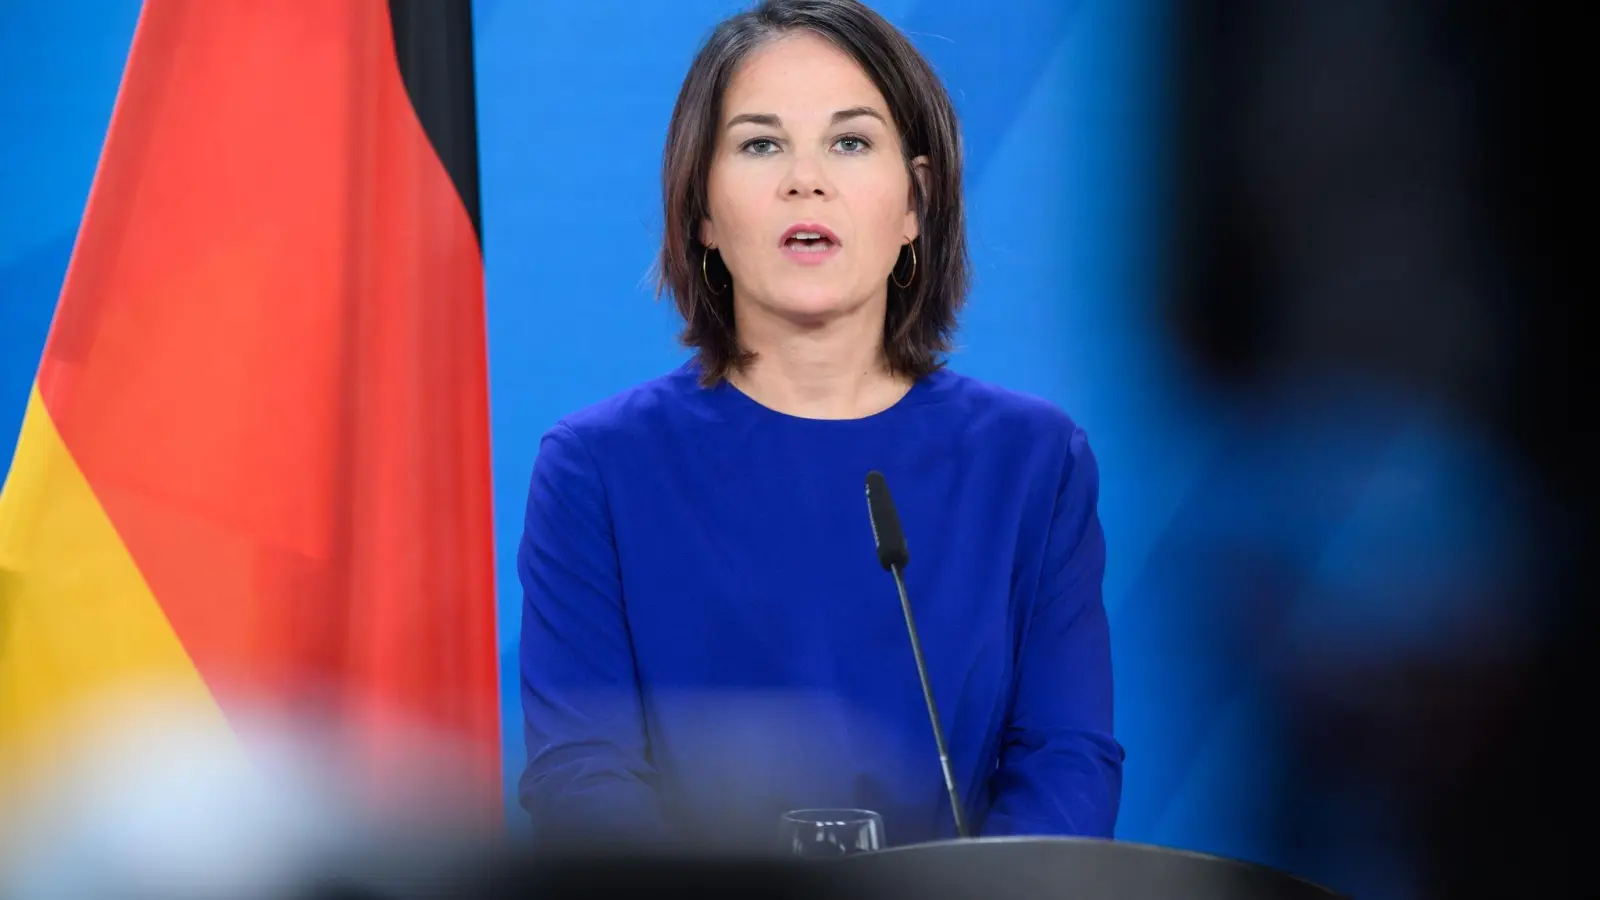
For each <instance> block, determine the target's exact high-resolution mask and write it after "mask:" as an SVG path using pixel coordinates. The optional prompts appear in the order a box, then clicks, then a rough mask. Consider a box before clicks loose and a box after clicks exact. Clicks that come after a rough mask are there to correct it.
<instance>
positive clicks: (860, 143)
mask: <svg viewBox="0 0 1600 900" xmlns="http://www.w3.org/2000/svg"><path fill="white" fill-rule="evenodd" d="M834 146H835V147H838V148H839V150H840V152H842V153H860V152H861V151H863V150H865V149H867V142H866V140H865V139H863V138H858V137H842V138H839V140H837V141H835V142H834Z"/></svg>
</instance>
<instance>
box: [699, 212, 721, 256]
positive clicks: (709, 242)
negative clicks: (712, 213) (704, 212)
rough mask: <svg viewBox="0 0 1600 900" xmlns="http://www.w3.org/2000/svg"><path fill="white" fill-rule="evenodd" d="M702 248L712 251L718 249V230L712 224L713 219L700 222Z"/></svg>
mask: <svg viewBox="0 0 1600 900" xmlns="http://www.w3.org/2000/svg"><path fill="white" fill-rule="evenodd" d="M700 246H702V247H705V248H707V249H710V250H715V249H717V229H716V226H714V225H712V224H711V219H710V218H709V217H708V218H704V219H701V220H700Z"/></svg>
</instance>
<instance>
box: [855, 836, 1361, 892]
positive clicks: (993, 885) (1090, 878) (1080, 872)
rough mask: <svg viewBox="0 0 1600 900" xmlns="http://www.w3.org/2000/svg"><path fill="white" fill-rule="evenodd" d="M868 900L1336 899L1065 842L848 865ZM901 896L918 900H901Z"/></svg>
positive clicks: (1190, 862)
mask: <svg viewBox="0 0 1600 900" xmlns="http://www.w3.org/2000/svg"><path fill="white" fill-rule="evenodd" d="M834 865H837V866H839V867H840V868H841V871H843V870H845V869H852V870H854V872H852V875H853V876H854V877H856V878H858V879H860V882H859V884H860V886H861V888H863V889H864V890H865V891H866V892H867V893H869V894H872V893H879V892H880V891H881V893H880V896H884V897H892V896H896V893H895V892H894V891H893V889H892V888H893V886H894V885H897V884H898V885H901V886H902V888H903V887H904V886H915V888H916V889H917V890H919V891H923V890H926V891H929V893H926V894H921V896H928V897H941V898H951V900H955V898H963V900H965V898H969V897H970V898H983V900H1010V898H1018V900H1021V898H1029V900H1046V898H1054V897H1060V898H1071V900H1124V898H1126V900H1166V898H1173V900H1178V898H1181V900H1333V898H1338V897H1339V896H1340V895H1338V894H1336V893H1334V892H1332V891H1330V890H1328V889H1327V888H1324V887H1321V886H1319V885H1315V884H1312V883H1311V882H1309V881H1304V880H1302V879H1299V878H1296V877H1294V876H1292V875H1287V874H1285V873H1283V872H1279V871H1276V870H1274V869H1269V868H1266V867H1264V866H1258V865H1253V864H1250V863H1244V862H1239V861H1237V860H1231V859H1223V858H1221V857H1216V856H1207V855H1206V854H1203V853H1192V852H1188V851H1184V850H1172V849H1168V848H1165V847H1152V846H1149V845H1146V844H1130V843H1124V842H1121V841H1100V840H1087V839H1074V838H984V839H980V840H970V841H943V842H938V843H931V844H916V845H912V846H908V847H899V848H895V849H891V850H885V851H883V852H881V853H873V854H866V855H862V856H855V857H849V858H846V859H844V860H840V861H839V862H837V863H834ZM905 896H918V895H917V894H911V893H906V894H905Z"/></svg>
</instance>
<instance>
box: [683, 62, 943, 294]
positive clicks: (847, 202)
mask: <svg viewBox="0 0 1600 900" xmlns="http://www.w3.org/2000/svg"><path fill="white" fill-rule="evenodd" d="M919 164H920V163H919ZM708 187H709V200H710V208H711V214H710V216H709V217H708V218H707V219H706V220H705V221H704V222H703V223H702V224H701V234H700V237H701V243H703V244H705V245H706V246H708V247H715V248H717V250H718V251H720V253H721V254H722V261H723V264H724V265H726V266H727V268H728V271H729V272H731V273H732V274H733V284H734V291H735V296H736V297H737V298H738V300H739V302H740V305H741V306H753V307H756V308H760V309H763V310H765V311H768V312H771V313H775V314H777V315H780V316H783V317H785V318H788V319H791V320H796V321H818V320H823V319H827V318H830V317H832V316H835V315H838V314H840V313H844V312H849V311H851V310H855V309H858V308H860V307H862V306H863V305H865V304H869V303H876V304H878V305H879V306H880V307H881V305H882V304H883V302H884V300H885V297H886V294H887V290H888V277H889V273H890V271H891V270H892V269H893V268H894V265H895V261H896V259H897V258H898V257H899V254H900V248H901V246H902V245H903V244H905V243H906V242H907V241H909V240H912V239H914V238H915V237H916V236H917V217H916V210H915V205H914V198H913V195H912V192H911V182H910V175H909V173H908V172H907V170H906V164H905V161H904V157H903V153H902V150H901V147H900V140H899V132H898V129H897V127H896V126H895V123H894V120H893V119H892V118H891V117H890V114H889V105H888V104H887V103H886V102H885V101H884V99H883V95H882V94H881V93H879V91H878V89H877V87H876V86H874V85H873V83H872V79H870V78H868V77H867V74H866V72H864V71H862V69H861V67H860V66H858V65H856V63H855V61H854V60H852V59H851V58H850V57H849V56H847V55H845V53H844V52H843V51H841V50H839V49H838V48H837V47H835V46H834V45H833V44H831V43H829V42H828V41H826V40H824V39H823V38H820V37H817V36H816V35H813V34H809V33H806V32H799V33H796V34H792V35H788V36H785V37H783V38H780V39H778V40H776V41H773V42H772V43H769V44H767V45H766V46H764V47H762V48H761V49H759V50H757V51H755V52H754V53H752V54H751V55H750V56H749V57H748V58H747V59H746V60H745V62H744V64H743V65H742V66H741V67H740V69H739V70H738V71H737V72H736V73H735V74H734V76H733V79H732V80H731V82H730V83H729V85H728V89H727V93H726V94H725V96H724V97H723V101H722V122H721V123H720V135H719V137H718V139H717V146H716V151H715V156H714V157H713V158H712V163H711V174H710V183H709V186H708Z"/></svg>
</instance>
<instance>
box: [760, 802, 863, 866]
mask: <svg viewBox="0 0 1600 900" xmlns="http://www.w3.org/2000/svg"><path fill="white" fill-rule="evenodd" d="M781 830H782V837H783V842H784V845H785V847H786V848H787V849H788V851H789V852H790V853H793V854H794V855H795V856H802V857H807V858H815V859H826V858H829V857H839V856H849V855H851V854H854V853H871V852H872V851H874V850H882V849H883V817H882V816H880V815H878V814H877V813H875V812H873V811H872V810H870V809H796V810H791V811H789V812H786V813H784V814H783V820H782V829H781Z"/></svg>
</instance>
